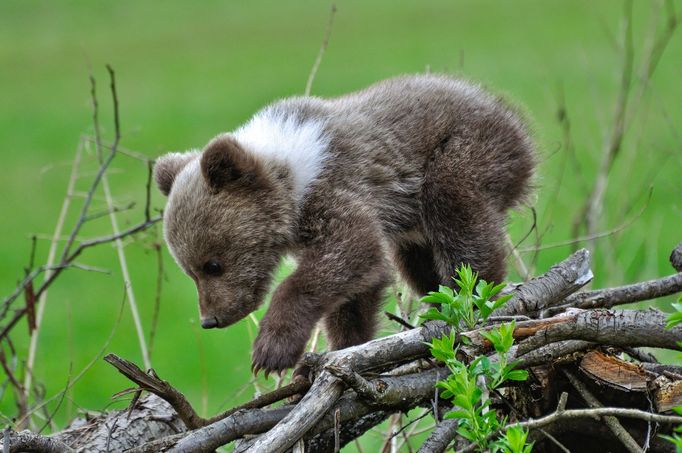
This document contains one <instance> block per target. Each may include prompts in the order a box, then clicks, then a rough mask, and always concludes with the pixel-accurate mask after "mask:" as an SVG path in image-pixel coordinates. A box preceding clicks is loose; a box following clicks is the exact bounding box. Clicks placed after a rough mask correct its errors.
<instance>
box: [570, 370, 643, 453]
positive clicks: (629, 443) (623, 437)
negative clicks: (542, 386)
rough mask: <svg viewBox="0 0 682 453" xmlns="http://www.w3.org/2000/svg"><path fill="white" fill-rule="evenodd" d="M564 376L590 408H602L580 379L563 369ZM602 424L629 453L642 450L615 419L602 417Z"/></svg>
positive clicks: (637, 452)
mask: <svg viewBox="0 0 682 453" xmlns="http://www.w3.org/2000/svg"><path fill="white" fill-rule="evenodd" d="M563 372H564V374H565V375H566V377H567V378H568V380H569V381H570V382H571V385H573V387H575V389H576V390H577V391H578V393H580V396H582V397H583V399H584V400H585V402H586V403H587V404H588V405H589V406H590V407H592V408H595V407H604V405H603V404H601V402H600V401H599V400H598V399H597V397H595V396H594V395H593V394H592V392H590V391H589V390H588V388H587V387H586V386H585V384H583V383H582V382H581V381H580V379H578V378H577V377H576V375H575V374H573V373H572V372H571V371H569V370H566V369H564V370H563ZM604 422H606V425H607V426H608V427H609V429H610V430H611V431H612V432H613V435H614V436H616V437H617V438H618V439H619V440H620V441H621V442H622V443H623V445H624V446H625V448H626V449H627V450H628V451H629V452H631V453H640V452H641V451H642V449H641V448H640V446H639V445H638V444H637V442H635V439H633V438H632V436H631V435H630V433H628V432H627V431H626V430H625V428H623V425H621V424H620V422H619V421H618V419H617V418H616V417H613V416H610V417H604Z"/></svg>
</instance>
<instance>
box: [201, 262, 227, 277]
mask: <svg viewBox="0 0 682 453" xmlns="http://www.w3.org/2000/svg"><path fill="white" fill-rule="evenodd" d="M203 271H204V273H206V274H207V275H213V276H215V275H220V274H221V273H222V272H223V266H221V265H220V263H219V262H217V261H215V260H209V261H206V264H204V267H203Z"/></svg>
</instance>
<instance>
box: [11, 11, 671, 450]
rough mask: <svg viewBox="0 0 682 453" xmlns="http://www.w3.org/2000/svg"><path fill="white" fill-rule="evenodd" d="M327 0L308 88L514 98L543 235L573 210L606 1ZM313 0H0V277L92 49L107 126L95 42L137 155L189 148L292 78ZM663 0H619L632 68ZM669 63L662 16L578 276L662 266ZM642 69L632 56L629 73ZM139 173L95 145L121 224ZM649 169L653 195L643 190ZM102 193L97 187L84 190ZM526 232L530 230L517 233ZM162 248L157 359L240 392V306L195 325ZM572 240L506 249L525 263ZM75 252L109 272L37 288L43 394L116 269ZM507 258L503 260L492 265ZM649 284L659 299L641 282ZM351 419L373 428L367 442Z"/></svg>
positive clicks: (64, 158)
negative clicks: (454, 81)
mask: <svg viewBox="0 0 682 453" xmlns="http://www.w3.org/2000/svg"><path fill="white" fill-rule="evenodd" d="M676 5H677V6H678V7H679V6H680V5H679V3H676ZM337 7H338V13H337V14H336V18H335V22H334V26H333V31H332V34H331V39H330V42H329V46H328V49H327V51H326V53H325V55H324V58H323V60H322V64H321V66H320V68H319V72H318V73H317V78H316V79H315V83H314V85H313V89H312V92H313V94H315V95H320V96H333V95H339V94H342V93H345V92H348V91H351V90H356V89H359V88H362V87H364V86H366V85H368V84H370V83H372V82H374V81H377V80H380V79H383V78H387V77H391V76H394V75H397V74H402V73H417V72H424V71H426V70H430V71H433V72H448V73H453V74H457V75H460V76H462V77H465V78H469V79H472V80H475V81H480V82H482V83H483V84H484V85H486V86H488V87H490V88H491V89H492V90H494V91H496V92H498V93H501V94H503V95H505V96H506V97H507V98H508V99H510V100H511V101H512V102H514V103H515V104H517V105H519V106H521V107H522V109H523V110H524V111H525V112H526V113H527V115H528V116H529V118H531V122H532V126H533V130H534V132H535V135H536V139H537V143H538V147H539V149H540V151H541V154H542V162H541V165H540V167H539V169H538V178H537V180H536V185H537V201H536V202H535V206H536V208H537V216H538V218H537V223H538V227H539V228H538V230H539V234H541V235H542V237H541V238H540V241H541V243H542V244H545V245H546V244H553V243H556V242H560V241H565V240H569V239H571V238H572V225H573V222H574V219H575V218H576V216H577V215H579V211H580V208H581V206H582V202H583V200H584V199H585V197H586V195H587V193H588V192H589V190H590V189H591V187H592V184H593V181H594V177H595V174H596V172H597V168H598V165H599V162H600V160H601V154H602V150H603V148H604V142H605V140H606V138H607V137H608V135H609V134H610V132H611V124H612V117H613V112H614V104H615V99H616V96H617V93H618V87H619V81H620V73H621V67H622V60H623V58H622V55H623V52H622V40H621V35H622V33H621V31H622V27H623V5H622V3H620V2H616V1H603V2H594V1H589V0H583V1H562V2H559V1H547V0H523V1H515V2H499V1H489V0H486V1H473V0H471V1H452V0H449V1H440V0H439V1H431V0H420V1H417V0H410V1H400V2H395V1H389V0H380V1H372V2H368V1H362V0H348V1H346V0H342V1H339V2H337ZM329 10H330V4H329V3H328V2H313V1H302V0H297V1H287V2H281V1H264V0H257V1H250V2H236V1H203V2H194V3H190V2H182V1H177V0H172V1H170V0H169V1H165V2H140V1H132V0H120V1H116V2H87V1H71V2H52V1H30V2H26V1H19V0H4V1H2V2H0V67H1V68H2V69H0V106H1V107H0V153H2V154H1V155H2V163H3V169H4V171H5V172H4V174H3V178H2V197H1V198H0V213H1V216H2V220H1V221H0V241H1V242H0V257H1V258H0V294H2V295H3V297H4V295H7V294H9V293H11V291H12V290H13V289H14V287H15V286H16V283H17V281H18V280H19V279H20V278H21V277H22V274H23V268H24V267H25V266H26V265H27V262H28V259H29V252H30V249H31V240H30V237H31V235H32V234H38V235H39V239H38V249H37V258H36V259H37V263H41V262H44V260H45V258H46V255H47V249H48V247H49V240H46V239H45V238H47V237H49V236H50V235H51V234H52V231H53V229H54V226H55V223H56V220H57V216H58V213H59V209H60V207H61V204H62V200H63V198H64V195H65V190H66V184H67V180H68V175H69V171H70V165H71V161H72V159H73V156H74V153H75V150H76V147H77V144H78V142H79V138H80V136H81V135H82V134H91V133H92V124H91V114H92V112H91V104H90V97H89V82H88V74H89V71H90V69H89V67H91V68H93V69H92V70H93V73H94V75H95V77H96V78H97V81H98V93H99V99H100V106H101V118H102V126H103V132H104V135H105V139H107V140H111V138H112V133H113V125H112V123H111V119H112V115H111V99H110V96H109V93H108V91H107V88H108V79H107V73H106V71H105V69H104V65H105V64H106V63H109V64H111V65H112V66H113V67H114V69H115V70H116V73H117V82H118V83H117V86H118V91H119V99H120V109H121V122H122V130H123V141H122V146H124V147H125V148H126V149H131V150H135V151H137V152H140V153H143V154H145V155H147V156H149V157H156V156H158V155H160V154H162V153H164V152H167V151H175V150H185V149H189V148H193V147H201V146H203V144H205V143H206V142H207V141H208V140H209V139H210V138H211V137H212V136H214V135H215V134H217V133H218V132H221V131H227V130H232V129H234V128H235V127H237V126H238V125H239V124H241V123H242V122H244V121H245V120H246V119H248V118H249V117H250V115H252V114H253V113H254V112H255V111H256V110H257V109H259V108H260V107H262V106H264V105H265V104H267V103H268V102H270V101H272V100H275V99H277V98H281V97H286V96H290V95H296V94H301V93H302V92H303V90H304V87H305V83H306V79H307V77H308V74H309V72H310V69H311V67H312V65H313V62H314V60H315V58H316V56H317V53H318V50H319V48H320V44H321V42H322V39H323V36H324V32H325V28H326V26H327V22H328V17H329ZM663 13H664V10H662V9H661V5H660V4H659V3H656V2H636V4H635V9H634V13H633V41H634V47H635V51H636V53H635V68H636V71H637V70H638V69H637V68H639V65H640V64H641V62H642V54H643V50H646V49H647V48H648V46H650V45H651V41H652V33H651V32H650V30H651V26H652V24H653V23H656V21H657V20H658V19H659V18H660V17H661V15H662V14H663ZM659 31H660V30H659ZM680 62H682V39H680V36H679V35H675V36H673V38H672V40H671V41H670V44H669V45H668V47H667V48H666V50H665V52H664V54H663V55H662V59H661V61H660V64H659V66H658V67H657V69H656V72H655V74H654V76H653V78H652V80H651V81H650V83H649V87H648V90H647V91H646V93H645V95H644V96H643V97H642V98H641V100H640V101H639V102H637V103H636V105H633V107H636V111H635V112H634V113H633V114H632V115H630V116H628V118H627V125H626V127H627V131H626V135H625V141H624V146H623V149H622V151H621V154H620V156H619V157H618V160H617V161H616V163H615V166H614V168H613V170H612V172H611V174H610V176H609V179H610V183H609V186H608V191H607V194H606V200H605V212H604V215H603V217H602V218H601V220H600V222H601V223H600V226H599V228H598V231H607V230H610V229H614V228H617V227H618V226H619V225H622V224H623V223H624V222H626V223H628V225H627V227H626V228H623V229H621V230H620V231H618V232H616V233H615V234H612V235H609V236H608V237H605V238H602V239H599V240H598V241H597V242H596V246H597V248H596V250H595V257H594V264H593V270H594V272H595V280H594V284H593V285H594V287H601V286H605V285H616V284H623V283H627V282H633V281H637V280H642V279H648V278H654V277H657V276H662V275H666V274H669V273H671V272H672V270H671V268H670V266H669V264H668V261H667V257H668V254H669V252H670V250H672V248H673V247H674V246H675V244H676V243H677V242H679V241H680V240H682V236H681V235H680V230H681V226H682V203H681V195H682V181H681V180H680V179H681V176H680V175H682V171H681V170H682V153H681V152H680V144H681V142H682V136H681V135H680V134H681V131H680V125H681V124H682V103H680V99H682V84H681V83H680V79H681V77H682V65H680ZM641 83H642V82H641V80H640V78H639V77H638V72H636V73H635V77H634V79H633V90H634V92H636V91H637V90H638V89H639V88H638V87H639V86H640V84H641ZM562 99H563V100H565V107H566V113H567V115H568V118H569V121H570V134H571V135H570V136H571V145H570V146H567V145H566V141H565V134H564V131H565V130H564V129H563V128H562V123H561V122H560V121H559V119H558V113H559V110H560V106H561V105H562V103H563V101H562ZM564 124H565V123H564ZM95 170H96V158H95V156H94V154H93V153H92V152H90V153H89V154H87V155H86V156H85V157H84V161H83V166H82V169H81V172H80V177H79V179H78V183H77V190H78V191H84V190H86V189H87V187H88V184H89V182H90V181H91V179H92V176H93V174H94V173H93V172H94V171H95ZM146 172H147V169H146V166H145V165H144V164H143V163H141V162H139V161H137V160H135V159H132V158H130V157H126V156H124V155H121V156H119V157H117V158H116V160H115V161H114V163H113V167H112V170H111V172H110V174H109V176H110V182H111V184H112V189H113V192H114V197H115V200H116V202H117V205H119V206H125V205H127V204H128V203H130V202H132V201H135V202H137V204H136V206H135V208H134V209H132V210H129V211H126V212H124V213H121V214H119V220H120V222H121V223H122V224H124V225H130V224H133V223H136V222H138V221H140V220H141V219H142V218H143V212H142V206H143V205H144V194H145V188H144V185H145V182H146ZM650 186H652V187H653V195H652V197H651V199H650V201H649V203H648V205H646V200H647V193H648V190H649V187H650ZM81 203H82V198H76V199H74V202H73V206H72V209H71V213H70V216H69V218H68V219H67V227H66V231H68V230H69V229H70V228H71V226H72V224H73V220H74V219H75V214H76V212H77V211H78V209H79V208H80V204H81ZM152 204H153V207H154V208H157V209H161V208H162V207H163V204H164V200H163V199H162V197H161V196H160V195H159V194H158V193H157V192H156V191H154V193H153V198H152ZM645 205H646V209H645V210H644V212H643V213H642V214H641V216H639V217H636V216H637V213H638V212H639V211H640V210H641V207H642V206H645ZM103 209H105V203H104V200H103V199H102V198H101V193H98V196H97V197H96V198H95V202H94V206H93V211H95V212H97V211H100V212H101V211H102V210H103ZM635 217H636V220H634V221H632V222H631V223H630V222H629V219H633V218H635ZM532 223H533V217H532V215H531V212H530V210H529V209H523V210H520V211H519V212H516V213H514V214H513V216H512V219H511V221H510V231H511V235H512V238H514V240H515V241H516V240H519V239H521V238H522V237H523V236H524V235H525V233H526V232H527V231H528V229H529V228H530V226H531V224H532ZM109 232H110V224H109V220H108V218H107V217H103V218H101V219H99V220H96V221H93V222H91V223H89V224H88V225H87V227H86V229H85V230H84V231H83V234H82V237H93V236H95V235H99V234H108V233H109ZM154 233H155V232H154V231H151V232H149V233H147V234H144V235H142V236H140V237H138V240H137V241H135V242H132V241H127V242H126V243H127V247H126V249H125V250H126V254H127V257H128V260H129V265H130V269H131V274H132V283H133V288H134V291H135V295H136V297H137V300H138V304H139V305H140V311H141V315H142V320H143V323H144V327H145V331H146V334H147V335H149V332H150V326H151V323H152V313H153V307H154V298H155V294H156V282H157V257H156V254H155V252H154V243H155V241H161V236H160V229H158V231H156V234H154ZM535 243H536V234H535V233H532V234H531V235H530V237H529V239H527V240H526V241H525V242H524V243H523V244H522V245H521V248H524V247H532V246H534V244H535ZM162 247H163V261H164V276H165V278H164V283H163V290H162V293H161V305H160V313H159V323H158V329H157V333H156V340H155V345H154V348H153V356H152V362H153V365H154V367H155V369H156V370H157V372H158V373H159V374H160V375H161V376H162V377H163V378H165V379H168V380H169V381H170V382H172V383H173V384H175V385H176V386H177V387H178V388H179V389H181V390H182V391H184V392H185V393H186V395H187V396H188V397H189V399H190V400H191V401H193V402H194V403H195V405H196V406H197V407H198V408H199V409H200V410H201V411H203V413H204V414H213V413H215V412H216V411H218V409H220V408H226V407H228V406H232V405H235V404H237V403H239V402H242V401H245V400H248V399H250V397H251V396H252V395H253V391H254V387H253V386H252V385H251V384H249V380H250V373H249V365H250V345H251V339H252V337H253V331H254V326H253V323H252V322H251V321H249V320H245V321H242V322H240V323H239V324H237V325H235V326H233V327H231V328H229V329H227V330H220V331H216V330H213V331H201V329H200V328H198V325H197V320H198V315H197V304H196V294H195V289H194V286H193V283H192V281H191V280H190V279H189V278H187V277H185V276H184V275H183V274H181V272H180V271H179V269H178V268H177V266H176V265H175V263H173V262H172V259H171V258H170V256H169V255H168V254H167V252H166V250H165V246H164V245H163V244H162ZM574 247H575V246H573V245H567V246H563V247H554V248H549V249H546V250H542V251H541V252H539V254H538V255H537V256H535V257H534V255H533V254H532V253H523V254H522V257H523V258H524V259H525V260H526V263H527V264H528V265H529V266H531V267H532V265H533V264H535V269H536V270H537V272H543V271H544V270H546V269H547V268H548V267H549V266H550V265H552V264H553V263H555V262H557V261H559V260H560V259H563V258H564V257H565V256H567V255H568V254H569V253H570V252H571V251H572V249H573V248H574ZM79 262H80V263H83V264H87V265H90V266H98V267H103V268H106V269H109V270H110V271H111V273H110V274H108V275H107V274H101V273H92V272H84V271H80V270H68V271H66V272H65V273H64V274H63V275H62V276H61V277H60V278H59V280H58V281H57V283H56V284H55V285H53V286H52V288H51V289H50V292H49V297H48V301H47V303H48V306H47V309H46V321H45V323H44V326H43V328H42V330H41V334H40V343H39V353H38V356H37V366H36V368H35V378H36V379H37V381H38V382H40V383H42V384H44V385H45V391H46V394H47V396H48V397H49V396H52V395H55V394H57V393H58V392H59V391H60V389H62V388H63V387H64V386H65V385H66V383H67V380H70V379H72V378H73V376H75V375H76V374H77V373H78V372H79V371H80V370H81V369H83V367H84V366H85V365H86V364H87V363H88V362H89V361H91V360H93V358H95V357H97V355H98V354H99V352H100V350H101V349H102V348H103V346H104V345H105V343H106V339H107V337H108V336H109V335H110V333H111V331H112V329H114V327H115V326H116V319H117V316H118V313H119V311H120V310H121V300H122V298H123V284H122V279H121V273H120V269H119V267H118V261H117V259H116V252H115V249H114V248H113V247H112V246H110V245H105V246H101V247H98V248H95V249H92V250H89V251H88V252H87V253H85V254H84V255H83V256H82V257H80V259H79ZM283 272H284V271H283ZM517 278H518V275H517V274H516V273H515V271H514V267H513V266H511V265H510V279H517ZM21 303H22V302H21V301H19V302H18V303H17V306H19V304H21ZM666 303H669V300H663V301H658V302H656V304H657V305H658V306H663V305H665V304H666ZM123 310H124V311H123V317H122V320H121V323H120V325H118V327H116V330H115V333H114V336H113V339H112V341H111V343H110V344H108V346H106V348H105V349H106V352H115V353H117V354H119V355H122V356H124V357H126V358H129V359H131V360H134V361H136V362H137V363H141V357H140V352H139V348H138V346H137V338H136V336H135V331H134V328H133V324H132V319H131V316H130V310H129V309H128V307H127V306H126V307H124V308H123ZM262 312H263V310H261V311H260V312H259V313H258V314H257V316H258V317H260V316H261V315H262ZM0 324H1V323H0ZM387 327H389V326H387ZM26 330H27V329H26V327H25V321H22V325H20V326H19V327H18V328H17V329H15V334H14V335H13V340H14V344H15V347H16V349H17V352H18V357H19V358H24V357H25V356H26V350H27V336H26ZM0 373H2V372H0ZM2 380H3V381H4V380H5V379H4V377H3V379H2ZM271 381H272V380H271ZM127 386H129V383H128V382H127V381H126V380H125V379H124V378H122V377H121V376H119V375H118V373H116V372H115V371H114V370H113V369H112V368H111V367H110V366H108V365H107V364H105V363H103V362H102V361H101V360H98V361H97V362H96V363H95V365H94V366H93V367H92V368H91V369H90V370H89V371H88V372H87V373H85V375H84V376H83V377H82V378H81V379H80V380H79V381H78V382H77V383H76V384H75V385H74V386H73V388H72V389H71V390H70V391H69V392H68V394H67V397H66V398H65V400H64V402H63V403H62V405H61V406H60V408H59V410H58V412H57V415H56V417H55V420H56V422H57V424H58V425H59V426H61V425H63V424H64V423H65V422H66V421H67V420H68V419H70V418H72V417H73V416H74V415H75V413H76V410H77V409H79V408H85V409H92V410H99V409H103V408H105V407H107V406H108V405H109V404H110V395H111V394H113V393H114V392H117V391H119V390H121V389H123V388H125V387H127ZM122 404H124V403H117V404H116V405H115V407H120V406H122ZM54 407H55V404H54V403H53V404H52V405H50V408H52V409H53V408H54ZM0 412H2V413H3V414H4V415H5V416H7V417H10V418H11V417H12V416H13V414H15V412H16V410H15V407H14V402H13V396H12V394H11V392H9V391H5V392H4V393H3V395H2V400H0ZM369 438H370V440H368V441H367V442H368V443H369V444H368V445H370V446H371V445H374V443H380V441H381V439H379V438H378V437H376V436H375V437H372V436H369ZM351 449H352V447H351ZM369 451H374V450H372V449H371V447H370V450H369Z"/></svg>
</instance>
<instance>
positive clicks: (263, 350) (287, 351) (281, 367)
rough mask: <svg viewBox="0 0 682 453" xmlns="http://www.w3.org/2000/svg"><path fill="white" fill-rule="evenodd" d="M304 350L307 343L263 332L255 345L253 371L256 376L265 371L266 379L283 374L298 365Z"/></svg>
mask: <svg viewBox="0 0 682 453" xmlns="http://www.w3.org/2000/svg"><path fill="white" fill-rule="evenodd" d="M304 349H305V341H303V342H301V341H297V340H296V339H292V338H289V337H287V336H283V335H281V334H280V335H278V334H276V333H264V332H263V330H261V332H260V333H259V334H258V337H257V338H256V341H255V343H254V345H253V357H252V360H251V362H252V365H251V370H252V371H253V374H254V375H255V376H257V375H258V372H259V371H261V370H263V371H264V372H265V378H266V379H267V378H268V376H269V375H270V373H272V372H277V373H280V374H281V373H283V372H284V371H286V370H287V369H289V368H293V367H294V366H295V365H296V363H297V362H298V359H299V358H300V357H301V354H303V350H304Z"/></svg>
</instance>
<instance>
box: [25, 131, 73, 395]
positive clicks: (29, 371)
mask: <svg viewBox="0 0 682 453" xmlns="http://www.w3.org/2000/svg"><path fill="white" fill-rule="evenodd" d="M82 152H83V140H82V139H81V140H79V142H78V146H77V147H76V154H75V156H74V158H73V162H72V165H71V175H70V176H69V182H68V184H67V186H66V195H65V196H64V201H63V202H62V207H61V210H60V211H59V217H57V225H56V226H55V229H54V233H53V234H52V240H51V241H50V249H49V251H48V253H47V263H46V266H48V267H50V266H52V265H53V264H54V259H55V256H56V254H57V244H58V242H59V241H58V238H59V237H60V236H61V234H62V229H63V228H64V221H65V220H66V214H67V213H68V211H69V207H70V206H71V199H72V194H73V189H74V186H75V185H76V179H77V177H78V169H79V167H80V161H81V154H82ZM51 273H52V271H51V270H48V271H47V272H46V274H45V279H46V280H47V279H49V278H50V275H51ZM46 300H47V290H45V291H43V293H42V294H41V295H40V299H39V300H38V311H37V313H36V328H35V330H34V331H33V335H32V336H31V342H30V344H29V348H28V355H27V357H26V377H25V378H24V391H25V392H26V394H27V396H28V394H29V393H30V391H31V383H32V380H33V365H34V363H35V358H36V353H37V351H38V338H39V336H40V327H41V326H42V322H43V316H44V314H45V305H46Z"/></svg>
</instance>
